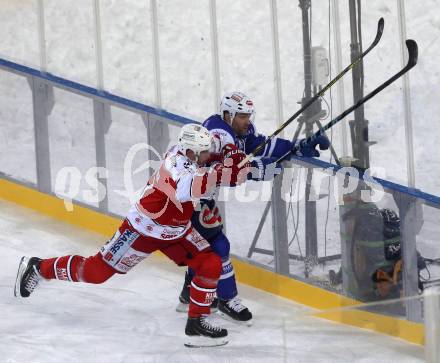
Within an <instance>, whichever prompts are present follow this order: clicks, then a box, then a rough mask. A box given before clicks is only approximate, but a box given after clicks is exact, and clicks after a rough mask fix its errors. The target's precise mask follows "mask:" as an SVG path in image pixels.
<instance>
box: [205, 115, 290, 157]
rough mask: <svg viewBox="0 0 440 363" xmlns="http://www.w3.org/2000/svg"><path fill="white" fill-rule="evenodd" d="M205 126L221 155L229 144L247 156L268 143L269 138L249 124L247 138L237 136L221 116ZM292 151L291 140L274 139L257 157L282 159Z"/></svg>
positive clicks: (211, 118) (207, 120) (211, 117)
mask: <svg viewBox="0 0 440 363" xmlns="http://www.w3.org/2000/svg"><path fill="white" fill-rule="evenodd" d="M203 126H204V127H206V128H207V129H208V131H209V132H210V133H211V135H212V136H213V138H214V143H215V152H216V153H221V152H222V150H223V147H224V146H225V145H227V144H234V145H236V146H237V147H238V148H239V149H240V150H242V151H244V152H245V153H246V154H250V153H251V152H253V151H254V150H255V149H256V147H257V146H258V145H260V144H261V143H262V142H264V141H266V139H267V136H264V135H261V134H259V133H257V130H256V128H255V125H254V124H253V123H252V122H251V123H250V124H249V127H248V130H247V134H246V135H245V136H238V135H235V132H234V130H233V129H232V127H231V125H229V124H228V123H227V122H226V121H224V120H223V119H222V118H221V116H220V115H212V116H210V117H209V118H208V119H206V120H205V121H204V122H203ZM291 149H292V142H291V141H289V140H285V139H281V138H274V139H273V140H271V141H269V142H268V143H267V144H266V146H265V147H264V149H263V150H262V151H260V152H259V153H257V155H255V156H260V157H275V158H277V157H280V156H282V155H284V154H285V153H287V152H288V151H289V150H291Z"/></svg>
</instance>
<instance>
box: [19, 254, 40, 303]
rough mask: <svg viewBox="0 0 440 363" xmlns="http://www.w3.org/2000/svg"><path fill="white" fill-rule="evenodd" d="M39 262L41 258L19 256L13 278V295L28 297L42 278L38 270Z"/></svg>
mask: <svg viewBox="0 0 440 363" xmlns="http://www.w3.org/2000/svg"><path fill="white" fill-rule="evenodd" d="M40 262H41V258H38V257H31V258H29V259H28V258H27V257H22V258H21V260H20V264H19V265H18V272H17V278H16V280H15V290H14V295H15V297H29V296H30V294H32V292H33V291H34V290H35V288H36V287H37V285H38V283H39V282H40V281H41V280H42V279H43V277H42V276H41V275H40V270H39V266H40Z"/></svg>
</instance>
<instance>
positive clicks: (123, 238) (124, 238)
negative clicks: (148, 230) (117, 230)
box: [110, 229, 139, 254]
mask: <svg viewBox="0 0 440 363" xmlns="http://www.w3.org/2000/svg"><path fill="white" fill-rule="evenodd" d="M138 236H139V235H138V234H137V233H136V232H133V231H130V230H129V229H126V230H125V231H124V233H122V234H121V235H120V236H119V238H118V239H117V242H116V243H115V244H114V245H113V246H112V247H111V248H110V252H111V253H112V254H116V253H117V252H118V251H119V249H120V248H121V247H122V246H123V245H125V244H128V245H131V243H132V242H133V241H134V240H135V239H136V238H138Z"/></svg>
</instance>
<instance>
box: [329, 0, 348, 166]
mask: <svg viewBox="0 0 440 363" xmlns="http://www.w3.org/2000/svg"><path fill="white" fill-rule="evenodd" d="M331 6H332V17H333V35H334V43H335V59H336V72H337V73H340V72H342V50H341V21H340V18H339V2H338V0H332V3H331ZM329 52H330V50H329ZM336 90H337V92H338V113H342V112H343V111H344V110H345V94H344V82H343V80H340V81H339V82H338V83H337V84H336ZM339 124H340V128H341V135H342V139H341V146H342V155H343V156H345V157H346V156H348V145H347V126H346V123H345V122H340V123H339Z"/></svg>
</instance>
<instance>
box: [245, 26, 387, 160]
mask: <svg viewBox="0 0 440 363" xmlns="http://www.w3.org/2000/svg"><path fill="white" fill-rule="evenodd" d="M384 25H385V21H384V19H383V18H380V19H379V22H378V23H377V33H376V37H375V38H374V41H373V43H371V45H370V46H369V47H368V48H367V49H366V50H365V51H364V52H363V53H362V54H361V55H360V56H359V57H358V58H357V59H356V60H355V61H354V62H353V63H350V64H349V65H348V66H347V67H346V68H345V69H344V70H343V71H342V72H341V73H339V74H338V75H337V76H336V77H335V78H333V79H332V80H331V81H330V83H329V84H327V85H326V86H325V87H324V88H323V89H322V90H320V91H319V92H318V93H317V94H316V95H314V96H313V97H312V98H311V99H310V100H309V101H307V103H306V104H305V105H304V106H302V107H301V108H300V109H299V110H298V111H297V112H295V113H294V114H293V115H292V116H291V117H290V118H289V119H288V120H287V121H286V122H284V123H283V124H282V125H281V126H280V127H279V128H278V129H277V130H275V132H274V133H273V134H272V135H270V136H269V137H267V139H266V140H265V141H263V142H262V143H261V144H260V145H258V146H257V147H256V148H255V150H254V151H252V152H251V153H250V154H249V155H248V156H247V157H246V158H245V159H244V160H242V161H241V162H240V164H238V167H239V168H241V167H242V166H243V165H244V164H245V163H246V162H248V161H249V160H250V159H252V158H253V157H254V156H255V155H256V154H257V153H258V152H259V151H261V150H262V149H263V148H264V147H265V146H266V145H267V144H268V143H269V142H270V141H271V140H273V138H274V137H275V136H277V135H278V134H279V133H280V132H281V131H283V130H284V129H285V128H286V127H287V126H288V125H290V123H291V122H292V121H293V120H295V119H296V118H297V117H298V116H299V115H301V114H302V113H303V112H304V111H305V110H306V109H307V108H309V107H310V105H311V104H312V103H314V102H315V101H316V100H317V99H318V98H319V97H322V96H323V95H324V93H325V92H326V91H328V89H329V88H330V87H332V86H333V85H334V84H335V83H336V82H337V81H339V80H340V79H341V78H342V77H343V76H344V75H345V74H346V73H347V72H348V71H350V70H351V69H352V68H353V67H355V66H356V65H357V64H358V63H359V62H360V61H361V60H362V58H364V57H365V56H366V55H367V54H368V53H370V51H371V50H372V49H373V48H374V47H375V46H376V45H377V44H378V43H379V41H380V38H382V34H383V28H384Z"/></svg>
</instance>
